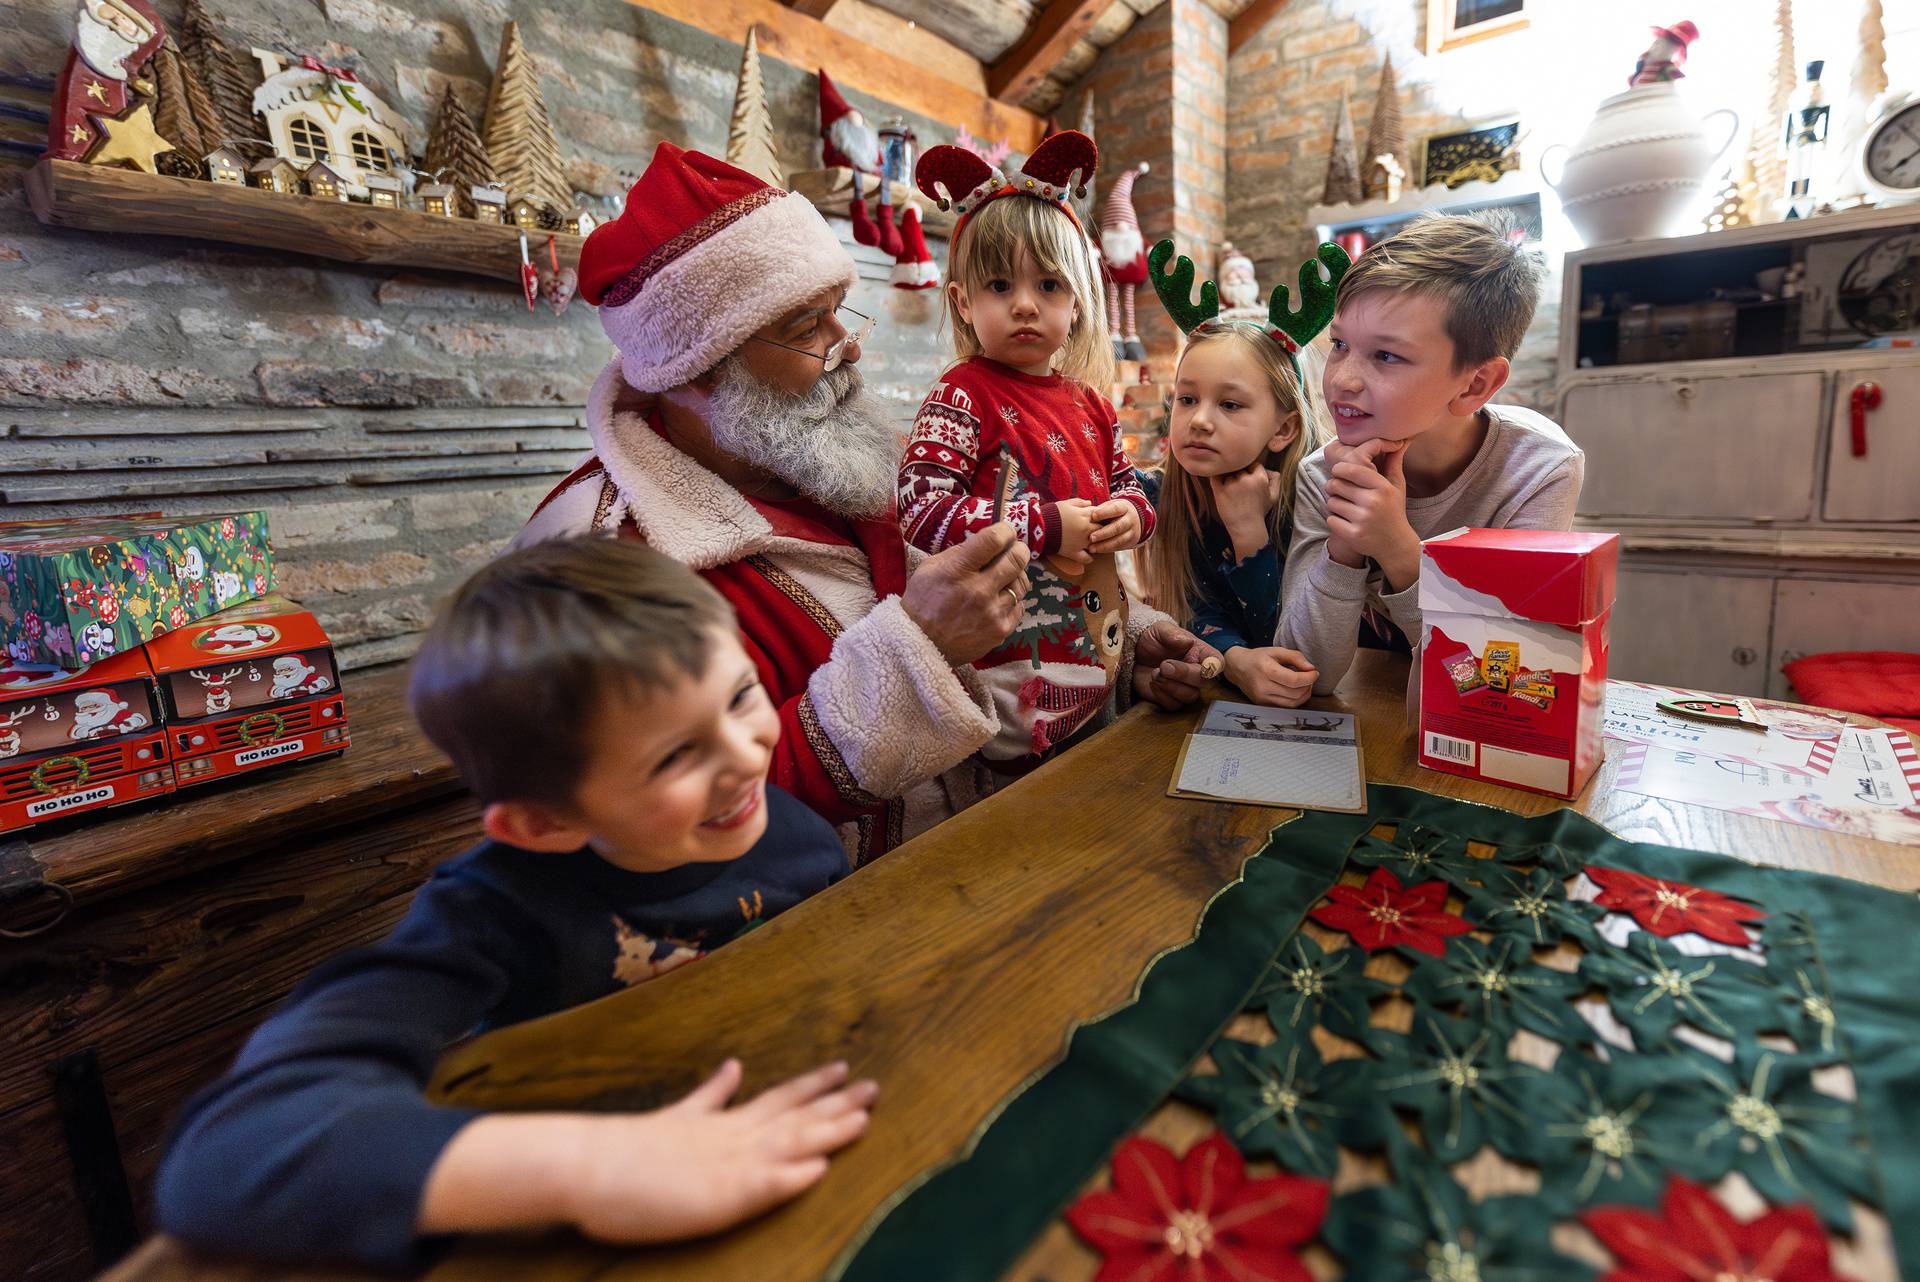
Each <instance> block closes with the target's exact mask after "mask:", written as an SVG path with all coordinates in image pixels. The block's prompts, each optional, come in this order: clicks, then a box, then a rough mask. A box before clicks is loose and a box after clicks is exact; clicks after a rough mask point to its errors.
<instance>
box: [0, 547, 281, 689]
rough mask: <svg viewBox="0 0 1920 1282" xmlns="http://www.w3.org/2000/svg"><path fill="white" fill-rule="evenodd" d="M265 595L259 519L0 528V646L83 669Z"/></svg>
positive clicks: (266, 557) (26, 658)
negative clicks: (230, 607) (198, 620)
mask: <svg viewBox="0 0 1920 1282" xmlns="http://www.w3.org/2000/svg"><path fill="white" fill-rule="evenodd" d="M272 587H273V546H272V544H271V543H269V542H268V540H267V516H266V513H264V512H230V513H223V514H219V515H215V516H194V517H160V516H141V517H132V518H129V517H107V518H100V519H86V520H72V521H45V522H32V523H23V524H18V525H7V526H0V644H4V645H5V647H6V652H7V654H8V656H10V657H11V658H12V659H13V661H14V662H16V663H54V664H59V665H61V666H63V667H68V668H78V667H84V666H85V665H87V664H89V663H93V662H95V661H97V660H99V659H103V658H105V657H106V656H107V655H110V654H118V653H120V652H121V651H123V650H127V649H130V648H131V647H133V646H137V645H140V644H141V643H143V642H145V641H148V640H151V639H152V638H154V637H156V636H159V635H160V634H161V633H163V632H169V631H172V630H173V629H174V628H179V627H184V626H185V625H187V624H188V623H191V622H193V621H194V620H195V619H203V618H205V617H206V616H208V615H210V614H213V613H215V612H217V611H219V610H222V609H225V608H226V607H227V606H230V605H233V604H235V603H237V602H241V601H248V600H251V599H253V598H255V597H258V596H262V595H264V594H265V593H266V592H268V591H269V590H270V589H271V588H272Z"/></svg>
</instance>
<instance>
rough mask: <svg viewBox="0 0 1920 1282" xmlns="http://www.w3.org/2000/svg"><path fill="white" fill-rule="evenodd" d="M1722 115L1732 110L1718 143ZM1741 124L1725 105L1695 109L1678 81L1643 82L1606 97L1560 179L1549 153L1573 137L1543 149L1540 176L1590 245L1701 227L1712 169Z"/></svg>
mask: <svg viewBox="0 0 1920 1282" xmlns="http://www.w3.org/2000/svg"><path fill="white" fill-rule="evenodd" d="M1715 116H1725V117H1727V135H1726V137H1725V138H1723V139H1721V140H1720V143H1719V145H1718V146H1715V145H1714V144H1713V143H1712V142H1711V141H1709V139H1708V137H1707V130H1706V128H1705V126H1706V122H1707V121H1709V120H1712V119H1713V117H1715ZM1739 128H1740V118H1739V117H1738V116H1737V115H1735V114H1734V113H1733V112H1732V111H1729V110H1727V109H1726V108H1724V107H1723V108H1721V109H1720V110H1718V111H1713V112H1709V113H1708V114H1707V115H1706V116H1705V117H1701V116H1696V115H1694V114H1693V111H1692V110H1691V109H1690V108H1689V107H1688V106H1687V104H1686V102H1685V101H1684V100H1683V99H1682V98H1681V97H1680V95H1679V92H1678V86H1676V85H1674V84H1671V83H1667V84H1657V85H1640V86H1639V87H1637V88H1634V89H1629V90H1627V91H1626V92H1625V93H1620V94H1615V95H1614V96H1613V97H1611V98H1609V99H1607V100H1606V101H1605V102H1603V103H1601V104H1600V109H1599V110H1598V111H1596V112H1594V115H1593V120H1592V122H1591V123H1589V124H1588V125H1587V130H1586V132H1585V133H1583V134H1582V135H1580V141H1579V142H1577V143H1575V144H1574V145H1573V147H1572V149H1571V150H1569V151H1568V154H1567V158H1566V163H1565V164H1564V165H1563V166H1562V167H1561V170H1560V176H1559V178H1558V179H1557V180H1556V179H1554V178H1549V177H1548V176H1547V165H1548V158H1549V157H1550V156H1552V155H1553V153H1554V152H1556V151H1560V150H1566V144H1564V143H1558V144H1555V145H1554V146H1552V147H1549V148H1547V149H1546V151H1544V152H1542V153H1541V156H1540V176H1541V178H1542V179H1544V180H1545V181H1546V183H1547V185H1548V186H1549V187H1552V188H1553V189H1554V191H1556V192H1557V193H1559V196H1560V207H1561V208H1562V209H1564V210H1565V211H1566V214H1567V220H1568V221H1569V222H1571V223H1572V224H1573V228H1574V230H1575V231H1577V232H1579V233H1580V239H1581V240H1582V241H1584V242H1585V243H1586V244H1588V245H1602V244H1606V243H1608V242H1610V241H1619V240H1648V239H1651V238H1654V237H1658V236H1673V235H1677V234H1680V233H1682V232H1687V231H1698V230H1700V227H1699V218H1700V214H1701V213H1702V211H1703V208H1704V206H1705V204H1706V200H1707V197H1708V196H1709V195H1710V193H1709V192H1708V190H1707V171H1708V170H1710V169H1711V168H1712V167H1713V163H1714V162H1715V161H1716V160H1718V159H1719V158H1720V153H1721V152H1723V151H1725V150H1726V149H1727V146H1728V144H1730V143H1731V142H1732V141H1733V138H1734V135H1735V134H1736V133H1737V132H1738V131H1739Z"/></svg>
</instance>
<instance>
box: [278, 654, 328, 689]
mask: <svg viewBox="0 0 1920 1282" xmlns="http://www.w3.org/2000/svg"><path fill="white" fill-rule="evenodd" d="M326 688H327V679H326V678H325V677H323V676H321V675H320V673H319V670H318V669H317V668H315V667H314V666H313V665H312V664H311V663H308V662H307V661H306V659H305V658H303V657H302V656H300V655H297V654H283V655H281V656H280V657H279V658H277V659H275V660H274V661H273V688H272V689H271V690H269V691H267V697H268V698H270V699H291V698H293V696H294V695H296V694H318V693H319V692H320V691H322V690H324V689H326Z"/></svg>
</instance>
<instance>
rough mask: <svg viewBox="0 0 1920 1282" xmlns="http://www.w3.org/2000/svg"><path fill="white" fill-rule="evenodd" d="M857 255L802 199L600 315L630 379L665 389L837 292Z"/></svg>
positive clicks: (748, 219)
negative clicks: (770, 325) (787, 315)
mask: <svg viewBox="0 0 1920 1282" xmlns="http://www.w3.org/2000/svg"><path fill="white" fill-rule="evenodd" d="M853 281H854V266H853V256H852V255H851V254H849V253H848V252H847V251H846V249H845V247H844V246H842V245H841V244H840V241H839V238H838V237H836V236H835V235H834V234H833V229H832V228H830V227H828V226H827V220H826V219H824V218H822V217H821V216H820V211H819V210H817V209H815V208H814V207H813V202H811V201H809V200H808V199H807V198H806V197H805V196H802V195H799V194H798V193H796V192H789V193H788V194H786V195H784V196H782V197H780V198H779V199H778V200H772V201H769V202H767V203H766V204H765V205H762V206H761V207H760V208H758V209H756V210H754V211H753V212H752V213H750V214H747V215H746V216H745V217H743V218H740V219H738V220H737V221H735V222H732V223H729V224H727V225H726V226H725V227H722V228H721V229H720V230H718V231H716V232H714V233H713V234H712V235H711V236H709V237H707V238H706V239H705V240H703V241H701V242H700V243H699V244H697V245H695V246H693V247H692V248H691V249H689V250H687V251H686V252H685V253H684V254H681V255H680V256H679V257H678V258H675V259H674V260H672V261H671V262H669V263H668V264H667V265H666V266H664V267H662V268H661V269H660V270H659V271H658V272H656V273H654V275H653V278H652V279H651V280H649V281H648V282H647V283H646V284H645V285H644V286H642V287H641V290H640V292H639V293H638V294H636V295H634V297H633V298H631V299H630V300H628V301H627V302H625V303H622V304H621V305H620V306H618V307H602V308H601V309H600V327H601V328H602V329H604V330H606V332H607V337H608V338H610V339H612V340H613V345H614V346H615V347H616V348H618V349H619V351H620V368H621V372H622V373H623V374H624V375H625V376H626V380H627V382H628V383H629V384H630V385H631V386H633V387H635V388H637V389H639V390H640V391H643V392H663V391H666V390H667V389H668V388H670V387H678V386H680V385H681V384H683V383H686V382H688V381H689V380H691V379H693V378H695V377H697V376H699V375H701V374H704V373H706V372H707V371H708V370H710V369H712V368H713V367H714V366H715V365H717V364H719V363H720V361H721V360H722V359H724V358H725V357H726V356H727V355H729V354H730V353H732V352H733V351H735V350H736V349H737V348H739V346H740V345H741V344H742V343H744V342H746V341H747V336H748V335H750V334H752V333H753V332H754V331H755V330H757V329H760V328H761V327H762V326H764V325H766V324H767V323H768V322H770V321H774V320H777V319H778V318H779V317H780V316H781V315H782V314H783V313H785V312H787V311H790V310H792V309H793V308H794V307H797V306H799V305H800V304H801V303H803V302H805V301H806V300H807V299H809V298H812V297H813V296H814V295H816V294H819V293H821V292H822V291H824V290H827V289H832V288H834V287H836V286H838V287H841V288H844V289H852V288H853Z"/></svg>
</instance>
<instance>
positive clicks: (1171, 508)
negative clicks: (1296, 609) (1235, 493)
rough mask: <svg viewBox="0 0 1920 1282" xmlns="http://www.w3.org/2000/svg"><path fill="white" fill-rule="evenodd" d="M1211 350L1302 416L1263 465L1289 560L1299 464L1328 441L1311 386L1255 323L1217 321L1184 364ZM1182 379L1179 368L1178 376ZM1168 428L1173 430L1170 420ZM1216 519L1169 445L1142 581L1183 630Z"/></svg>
mask: <svg viewBox="0 0 1920 1282" xmlns="http://www.w3.org/2000/svg"><path fill="white" fill-rule="evenodd" d="M1207 343H1232V344H1234V345H1235V346H1236V347H1238V348H1239V349H1240V351H1241V352H1242V353H1244V354H1245V356H1246V357H1247V359H1248V360H1250V361H1252V362H1253V365H1254V367H1255V368H1256V369H1258V370H1259V371H1260V372H1261V374H1263V375H1265V377H1266V380H1267V386H1268V388H1269V389H1270V390H1271V391H1272V392H1273V403H1274V405H1275V406H1276V407H1277V408H1278V413H1279V415H1280V417H1281V418H1282V419H1284V418H1285V417H1286V416H1287V415H1288V414H1294V413H1297V414H1299V415H1300V430H1299V432H1297V433H1296V434H1295V435H1294V438H1293V439H1292V440H1291V441H1289V442H1287V445H1286V447H1285V448H1284V449H1280V450H1269V451H1267V453H1266V455H1265V457H1264V458H1262V459H1261V462H1262V463H1263V464H1265V466H1266V468H1267V470H1268V471H1270V472H1274V473H1277V474H1278V475H1279V477H1280V498H1279V500H1278V501H1277V502H1276V503H1274V505H1273V508H1272V509H1271V510H1270V511H1269V512H1268V513H1267V538H1268V539H1269V540H1270V541H1271V542H1272V544H1273V546H1274V548H1275V550H1276V551H1278V552H1279V554H1280V556H1281V558H1282V560H1283V561H1284V559H1285V557H1286V555H1287V545H1286V535H1287V529H1288V523H1289V519H1290V518H1291V516H1292V514H1293V486H1294V478H1295V476H1296V475H1297V474H1298V473H1299V470H1300V462H1301V460H1302V459H1304V458H1306V457H1307V455H1309V454H1311V453H1313V452H1314V451H1315V450H1317V449H1319V448H1320V446H1321V445H1322V444H1323V443H1324V442H1325V441H1326V436H1327V434H1326V429H1325V427H1324V426H1323V425H1322V422H1323V420H1322V416H1321V414H1320V410H1319V400H1318V397H1317V396H1315V395H1314V392H1313V380H1311V379H1309V378H1306V377H1304V376H1303V372H1302V371H1300V370H1297V369H1296V368H1295V367H1294V363H1293V362H1292V361H1290V360H1288V359H1287V353H1286V350H1285V349H1284V348H1282V347H1281V346H1280V344H1278V343H1276V342H1274V341H1273V340H1272V339H1271V338H1269V337H1267V334H1266V330H1265V328H1264V327H1263V326H1261V325H1260V324H1258V323H1257V322H1255V321H1250V320H1232V321H1214V322H1212V323H1211V324H1209V325H1207V326H1206V327H1205V328H1204V329H1201V330H1198V331H1196V332H1195V333H1193V334H1191V335H1189V336H1188V338H1187V345H1186V348H1185V349H1184V350H1183V351H1182V352H1181V353H1180V359H1181V360H1182V361H1185V360H1186V358H1187V353H1188V352H1191V351H1193V349H1194V348H1196V347H1200V346H1202V345H1204V344H1207ZM1300 355H1301V359H1302V360H1305V359H1306V358H1307V353H1306V352H1304V351H1303V352H1301V353H1300ZM1178 376H1179V372H1178V370H1177V369H1176V370H1175V377H1176V378H1178ZM1168 428H1169V430H1171V428H1172V418H1171V416H1169V418H1168ZM1218 519H1219V518H1218V517H1217V516H1216V515H1215V514H1214V510H1213V490H1212V487H1210V486H1209V485H1208V484H1207V483H1206V481H1205V480H1204V479H1202V478H1200V477H1197V476H1194V475H1193V474H1192V473H1190V472H1188V471H1187V470H1186V469H1185V468H1183V467H1181V466H1180V460H1179V459H1178V458H1176V457H1174V453H1173V448H1172V444H1171V442H1169V444H1168V448H1167V456H1166V462H1165V464H1164V465H1163V466H1162V469H1161V474H1160V504H1159V519H1158V522H1157V523H1156V524H1155V526H1154V531H1153V538H1152V539H1151V540H1150V541H1148V542H1147V543H1146V544H1145V546H1144V547H1142V549H1141V555H1142V565H1141V575H1142V578H1144V579H1145V581H1146V588H1147V592H1148V594H1149V597H1150V599H1151V600H1152V602H1153V605H1154V608H1156V609H1159V610H1164V611H1165V612H1166V613H1168V614H1170V615H1172V616H1173V618H1174V619H1175V621H1177V622H1178V623H1179V624H1180V626H1182V627H1186V626H1187V625H1188V624H1190V623H1191V622H1192V621H1193V608H1192V605H1191V604H1190V601H1189V597H1188V593H1189V592H1190V591H1191V590H1192V586H1193V585H1192V582H1191V577H1192V576H1191V571H1190V568H1189V567H1190V566H1191V564H1192V557H1193V555H1194V549H1197V548H1199V547H1201V540H1202V534H1203V532H1204V531H1205V529H1206V527H1207V524H1208V523H1209V522H1213V521H1217V520H1218ZM1201 555H1205V554H1204V553H1201ZM1247 639H1248V641H1249V642H1251V643H1253V644H1255V645H1269V644H1271V643H1272V638H1271V637H1258V638H1256V637H1249V638H1247Z"/></svg>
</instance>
